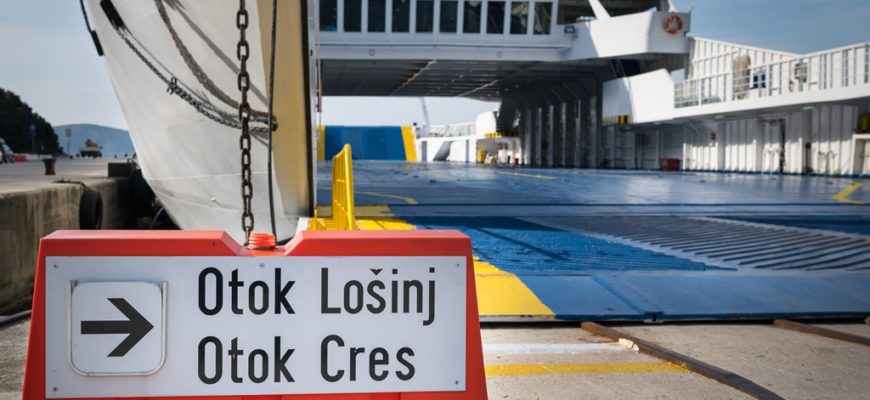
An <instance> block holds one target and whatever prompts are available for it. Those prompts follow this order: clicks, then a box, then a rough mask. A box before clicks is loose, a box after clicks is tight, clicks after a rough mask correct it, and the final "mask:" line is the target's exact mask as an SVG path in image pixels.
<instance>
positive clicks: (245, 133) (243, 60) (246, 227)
mask: <svg viewBox="0 0 870 400" xmlns="http://www.w3.org/2000/svg"><path fill="white" fill-rule="evenodd" d="M236 27H237V28H239V43H238V45H237V46H236V57H238V59H239V75H238V86H239V91H240V92H241V93H242V99H241V101H240V102H239V121H240V122H241V124H242V126H241V129H242V135H241V137H240V138H239V148H240V149H241V151H242V230H243V231H245V244H246V245H247V243H248V238H250V237H251V231H253V230H254V214H253V213H252V212H251V198H252V197H253V195H254V185H253V184H252V182H251V133H250V132H249V127H248V124H249V122H250V120H251V105H250V104H248V89H249V88H250V83H251V82H250V75H248V56H249V55H250V47H249V46H248V41H247V39H245V30H246V29H247V28H248V10H247V9H246V8H245V0H239V11H238V12H237V13H236Z"/></svg>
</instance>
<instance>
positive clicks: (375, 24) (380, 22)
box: [369, 0, 387, 32]
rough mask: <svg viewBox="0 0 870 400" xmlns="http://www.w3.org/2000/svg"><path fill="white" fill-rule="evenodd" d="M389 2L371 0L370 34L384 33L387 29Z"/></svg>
mask: <svg viewBox="0 0 870 400" xmlns="http://www.w3.org/2000/svg"><path fill="white" fill-rule="evenodd" d="M386 15H387V1H386V0H369V32H384V31H386V29H387V17H386Z"/></svg>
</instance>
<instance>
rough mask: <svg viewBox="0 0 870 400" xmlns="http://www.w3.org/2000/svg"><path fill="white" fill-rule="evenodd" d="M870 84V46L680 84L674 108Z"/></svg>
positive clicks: (677, 87) (825, 52)
mask: <svg viewBox="0 0 870 400" xmlns="http://www.w3.org/2000/svg"><path fill="white" fill-rule="evenodd" d="M867 84H870V43H862V44H858V45H854V46H847V47H842V48H838V49H833V50H827V51H824V52H819V53H813V54H807V55H804V56H801V57H798V58H795V59H791V60H785V61H779V62H774V63H770V64H763V65H756V66H751V67H749V68H746V69H744V70H741V71H737V72H728V73H722V74H717V75H712V76H706V77H702V78H696V79H691V80H687V81H684V82H679V83H677V84H675V85H674V107H675V108H683V107H691V106H700V105H705V104H712V103H722V102H732V101H740V100H746V99H754V98H763V97H772V96H780V95H785V94H792V93H803V92H818V91H828V90H836V89H841V88H846V87H852V86H857V85H867Z"/></svg>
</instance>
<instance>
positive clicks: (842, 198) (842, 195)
mask: <svg viewBox="0 0 870 400" xmlns="http://www.w3.org/2000/svg"><path fill="white" fill-rule="evenodd" d="M863 185H864V182H855V183H853V184H851V185H849V187H847V188H845V189H843V190H841V191H840V193H837V194H835V195H834V200H837V201H841V202H843V203H849V204H864V202H863V201H857V200H850V199H847V198H846V197H847V196H849V195H850V194H852V192H854V191H856V190H858V188H860V187H861V186H863Z"/></svg>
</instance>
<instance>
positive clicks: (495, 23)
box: [486, 1, 504, 33]
mask: <svg viewBox="0 0 870 400" xmlns="http://www.w3.org/2000/svg"><path fill="white" fill-rule="evenodd" d="M486 33H504V2H503V1H490V2H489V3H487V5H486Z"/></svg>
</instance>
